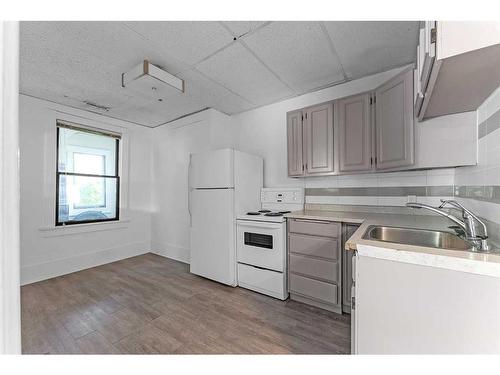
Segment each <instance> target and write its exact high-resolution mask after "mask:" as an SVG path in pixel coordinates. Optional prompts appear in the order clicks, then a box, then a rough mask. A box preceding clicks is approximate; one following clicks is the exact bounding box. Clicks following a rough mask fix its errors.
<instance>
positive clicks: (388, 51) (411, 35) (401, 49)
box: [324, 21, 419, 78]
mask: <svg viewBox="0 0 500 375" xmlns="http://www.w3.org/2000/svg"><path fill="white" fill-rule="evenodd" d="M324 24H325V27H326V30H327V32H328V34H329V36H330V38H331V40H332V42H333V45H334V47H335V49H336V51H337V53H338V55H339V58H340V61H341V62H342V65H343V67H344V71H345V72H346V74H347V75H348V76H349V77H350V78H359V77H362V76H366V75H369V74H372V73H376V72H380V71H384V70H388V69H390V68H393V67H396V66H401V65H404V64H408V63H411V62H413V61H415V58H416V56H415V54H416V47H417V32H418V25H419V22H418V21H408V22H399V21H369V22H368V21H356V22H353V21H349V22H347V21H346V22H340V21H332V22H324Z"/></svg>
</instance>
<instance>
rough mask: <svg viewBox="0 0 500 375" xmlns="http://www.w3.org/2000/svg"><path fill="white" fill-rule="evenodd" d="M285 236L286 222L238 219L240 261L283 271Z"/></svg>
mask: <svg viewBox="0 0 500 375" xmlns="http://www.w3.org/2000/svg"><path fill="white" fill-rule="evenodd" d="M285 236H286V225H285V223H269V222H262V221H249V220H248V221H247V220H238V221H237V252H238V262H239V263H245V264H249V265H252V266H257V267H262V268H267V269H270V270H274V271H279V272H283V271H284V270H285V243H286V242H285Z"/></svg>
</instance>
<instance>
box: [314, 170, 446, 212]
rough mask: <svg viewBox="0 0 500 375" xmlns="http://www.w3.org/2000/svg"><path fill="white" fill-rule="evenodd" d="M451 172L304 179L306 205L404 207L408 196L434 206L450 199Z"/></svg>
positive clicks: (437, 171)
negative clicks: (445, 199) (443, 199)
mask: <svg viewBox="0 0 500 375" xmlns="http://www.w3.org/2000/svg"><path fill="white" fill-rule="evenodd" d="M454 176H455V170H454V169H453V168H447V169H435V170H427V171H409V172H393V173H377V174H360V175H345V176H331V177H323V178H311V179H307V180H306V182H305V185H306V203H310V204H341V205H367V206H404V205H405V203H406V202H408V196H415V197H416V201H417V202H421V203H427V204H433V205H437V204H439V203H440V199H442V198H447V199H450V198H452V197H453V189H454Z"/></svg>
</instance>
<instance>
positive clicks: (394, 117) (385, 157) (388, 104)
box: [375, 70, 415, 169]
mask: <svg viewBox="0 0 500 375" xmlns="http://www.w3.org/2000/svg"><path fill="white" fill-rule="evenodd" d="M375 117H376V123H375V126H376V129H377V130H376V142H377V163H376V166H377V169H392V168H400V167H405V166H408V165H412V164H413V163H414V148H415V145H414V124H413V71H412V70H408V71H406V72H403V73H401V74H399V75H398V76H396V77H394V78H393V79H391V80H390V81H389V82H387V83H385V84H384V85H382V86H380V87H379V88H378V89H377V90H376V91H375Z"/></svg>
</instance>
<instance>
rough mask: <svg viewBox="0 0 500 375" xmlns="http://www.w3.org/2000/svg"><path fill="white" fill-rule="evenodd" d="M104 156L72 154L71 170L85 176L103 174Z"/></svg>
mask: <svg viewBox="0 0 500 375" xmlns="http://www.w3.org/2000/svg"><path fill="white" fill-rule="evenodd" d="M105 163H106V156H104V155H94V154H83V153H80V152H75V153H73V169H74V170H75V171H77V173H85V174H99V175H103V174H105Z"/></svg>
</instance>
